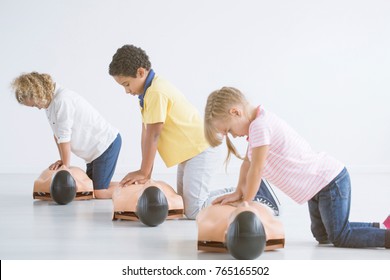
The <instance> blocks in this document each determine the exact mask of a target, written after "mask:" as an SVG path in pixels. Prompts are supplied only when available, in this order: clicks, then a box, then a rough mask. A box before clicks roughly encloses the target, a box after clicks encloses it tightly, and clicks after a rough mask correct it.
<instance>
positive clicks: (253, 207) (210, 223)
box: [196, 201, 285, 252]
mask: <svg viewBox="0 0 390 280" xmlns="http://www.w3.org/2000/svg"><path fill="white" fill-rule="evenodd" d="M244 211H250V212H253V213H254V214H255V215H256V216H257V217H258V218H259V219H260V221H261V222H262V224H263V227H264V230H265V234H266V248H265V250H266V251H267V250H274V249H277V248H283V247H284V238H285V235H284V229H283V225H282V223H281V222H280V221H279V220H278V219H277V218H276V217H275V216H274V215H273V214H272V212H271V211H270V209H268V207H266V206H264V205H262V204H260V203H258V202H255V201H251V202H243V203H237V204H236V205H235V206H233V205H231V204H225V205H221V204H215V205H210V206H208V207H206V208H204V209H202V210H201V211H200V212H199V214H198V216H197V218H196V222H197V225H198V249H199V250H203V251H210V252H226V251H227V249H226V247H225V246H224V245H223V244H225V242H226V231H227V229H228V227H229V225H230V223H231V222H232V221H233V220H234V218H235V217H236V216H237V215H238V214H239V213H241V212H244Z"/></svg>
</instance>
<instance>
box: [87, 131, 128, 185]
mask: <svg viewBox="0 0 390 280" xmlns="http://www.w3.org/2000/svg"><path fill="white" fill-rule="evenodd" d="M121 146H122V138H121V135H120V134H119V133H118V136H117V137H116V138H115V140H114V142H112V143H111V145H110V146H109V147H108V148H107V150H105V151H104V153H103V154H101V155H100V156H99V157H98V158H97V159H95V160H93V161H92V162H90V163H88V164H87V171H86V173H87V175H88V177H89V178H90V179H91V180H92V182H93V189H94V190H104V189H107V188H108V187H109V185H110V182H111V179H112V176H113V175H114V171H115V167H116V162H117V160H118V156H119V151H120V150H121Z"/></svg>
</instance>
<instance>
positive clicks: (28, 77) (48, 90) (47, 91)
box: [11, 72, 55, 106]
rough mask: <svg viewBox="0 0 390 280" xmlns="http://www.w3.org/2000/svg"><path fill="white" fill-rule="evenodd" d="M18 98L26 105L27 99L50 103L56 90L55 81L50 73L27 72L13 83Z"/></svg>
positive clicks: (45, 103)
mask: <svg viewBox="0 0 390 280" xmlns="http://www.w3.org/2000/svg"><path fill="white" fill-rule="evenodd" d="M11 87H12V89H13V90H14V92H15V97H16V100H17V101H18V102H19V103H20V104H22V105H26V101H28V100H33V101H34V102H35V103H40V104H44V105H46V106H47V105H49V104H50V102H51V100H52V98H53V92H54V87H55V85H54V82H53V80H52V78H51V76H50V75H48V74H43V73H42V74H40V73H38V72H31V73H25V74H22V75H20V76H19V77H17V78H16V79H15V80H13V82H12V83H11Z"/></svg>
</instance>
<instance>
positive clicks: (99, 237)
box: [0, 174, 390, 260]
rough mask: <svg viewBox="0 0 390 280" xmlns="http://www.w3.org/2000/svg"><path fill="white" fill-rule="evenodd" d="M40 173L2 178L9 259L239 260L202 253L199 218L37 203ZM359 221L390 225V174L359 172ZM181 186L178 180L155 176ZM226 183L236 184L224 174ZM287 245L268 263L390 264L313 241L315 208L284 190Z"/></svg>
mask: <svg viewBox="0 0 390 280" xmlns="http://www.w3.org/2000/svg"><path fill="white" fill-rule="evenodd" d="M36 176H37V175H32V174H30V175H27V174H1V175H0V226H1V228H0V259H1V260H21V259H24V260H33V259H38V260H42V259H53V260H68V259H72V260H85V259H87V260H106V259H108V260H119V259H121V260H131V259H133V260H134V259H137V260H142V259H145V260H147V259H161V260H175V259H177V260H193V259H202V260H208V259H218V260H224V259H232V257H231V256H230V255H229V254H220V253H205V252H199V251H197V227H196V223H195V221H189V220H174V221H165V222H164V223H163V224H161V225H159V226H158V227H155V228H149V227H146V226H144V225H142V224H141V223H139V222H130V221H112V219H111V218H112V202H111V200H90V201H73V202H72V203H70V204H68V205H65V206H60V205H57V204H55V203H53V202H46V201H37V200H35V201H34V200H33V199H32V184H33V181H34V179H35V177H36ZM351 177H352V180H353V201H352V208H351V221H383V219H384V218H385V217H386V216H387V215H388V214H389V213H390V204H389V198H390V188H389V184H390V175H380V174H379V175H375V176H368V175H355V174H351ZM155 178H156V179H158V180H164V181H166V182H168V183H170V184H172V185H173V186H174V182H175V176H174V175H173V174H172V175H160V176H157V177H155ZM216 179H217V180H215V181H219V182H220V185H221V186H222V184H225V185H224V186H231V185H234V182H235V181H236V178H235V176H233V175H226V174H222V175H219V177H217V178H216ZM277 194H278V195H279V199H280V200H281V202H282V215H281V216H280V219H281V220H282V222H283V223H284V226H285V232H286V246H285V248H284V249H279V250H277V251H272V252H265V253H263V254H262V255H261V256H260V257H259V259H267V260H292V259H295V260H311V259H321V260H324V259H327V260H328V259H331V260H334V259H336V260H338V259H340V260H368V259H371V260H390V250H385V249H380V248H370V249H344V248H334V247H333V246H322V247H321V246H318V245H317V244H316V242H315V240H314V239H313V238H312V236H311V233H310V226H309V216H308V211H307V205H301V206H300V205H297V204H295V203H293V202H291V201H290V200H289V199H288V198H287V197H285V196H284V195H283V194H281V193H280V192H277Z"/></svg>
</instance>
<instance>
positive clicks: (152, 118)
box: [109, 45, 234, 219]
mask: <svg viewBox="0 0 390 280" xmlns="http://www.w3.org/2000/svg"><path fill="white" fill-rule="evenodd" d="M109 73H110V75H111V76H113V78H114V79H115V81H116V82H117V83H118V84H119V85H121V86H123V87H124V88H125V90H126V93H128V94H131V95H133V96H135V95H136V96H138V98H139V103H140V109H141V114H142V122H143V125H142V135H141V150H142V163H141V168H140V169H139V170H137V171H133V172H130V173H128V174H127V175H126V176H125V177H124V178H123V179H122V180H121V182H120V185H122V186H124V185H130V184H133V183H144V182H145V181H147V180H148V179H149V178H150V177H151V174H152V169H153V163H154V159H155V156H156V151H158V152H159V153H160V156H161V158H162V159H163V161H164V163H165V164H166V166H167V167H171V166H174V165H178V172H177V173H178V174H177V192H178V193H179V194H180V195H181V196H182V197H183V201H184V211H185V214H186V216H187V218H189V219H195V217H196V215H197V214H198V212H199V211H200V209H202V208H203V207H205V206H206V205H208V204H210V203H211V201H212V200H213V199H215V198H216V197H217V196H220V195H222V194H225V193H227V192H232V191H234V189H233V188H231V189H221V190H217V191H213V192H210V191H209V188H208V185H209V182H210V179H211V177H212V175H213V174H214V172H215V170H216V169H217V166H216V164H217V163H218V162H219V160H218V157H219V155H218V153H217V150H215V149H213V148H210V145H209V144H208V142H207V141H206V138H205V136H204V130H203V119H201V117H200V115H199V113H198V111H197V110H196V108H195V107H194V106H193V105H192V104H191V103H190V102H189V101H188V100H187V99H186V98H185V97H184V95H183V94H182V93H181V92H180V91H179V90H178V89H177V88H175V87H174V86H173V85H172V84H171V83H169V82H168V81H166V80H164V79H163V78H161V77H159V76H157V75H156V74H155V73H154V71H153V69H152V68H151V63H150V61H149V57H148V55H147V54H146V53H145V51H143V50H142V49H140V48H138V47H135V46H133V45H124V46H123V47H121V48H119V49H118V50H117V52H116V53H115V55H114V56H113V59H112V62H111V64H110V67H109Z"/></svg>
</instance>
